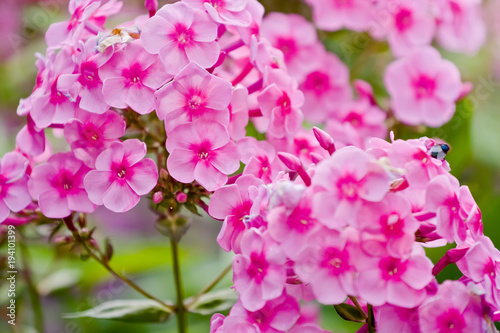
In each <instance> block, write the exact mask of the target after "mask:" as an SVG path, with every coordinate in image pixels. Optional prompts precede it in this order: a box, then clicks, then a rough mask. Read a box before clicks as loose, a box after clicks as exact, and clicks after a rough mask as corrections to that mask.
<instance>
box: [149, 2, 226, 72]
mask: <svg viewBox="0 0 500 333" xmlns="http://www.w3.org/2000/svg"><path fill="white" fill-rule="evenodd" d="M216 38H217V25H216V24H215V23H214V22H212V21H211V20H210V19H209V18H208V17H207V14H205V13H203V12H202V11H200V10H197V9H193V8H192V7H190V6H189V5H187V4H185V3H184V2H177V3H174V4H168V5H165V6H163V7H162V8H161V9H160V10H159V11H158V12H157V13H156V15H155V16H153V17H151V18H150V19H149V20H147V21H146V22H145V23H144V26H143V29H142V34H141V40H142V43H143V45H144V48H145V49H146V51H148V52H149V53H152V54H160V59H161V61H162V62H163V65H164V66H165V69H166V70H167V72H168V73H169V74H172V75H175V74H177V73H179V72H180V71H181V69H182V68H184V67H185V66H186V65H187V64H188V63H189V62H191V61H194V62H196V63H198V65H200V66H202V67H204V68H209V67H212V66H213V65H214V64H215V62H216V61H217V59H218V58H219V50H220V48H219V44H217V42H216V41H215V39H216Z"/></svg>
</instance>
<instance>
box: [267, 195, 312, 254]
mask: <svg viewBox="0 0 500 333" xmlns="http://www.w3.org/2000/svg"><path fill="white" fill-rule="evenodd" d="M292 191H293V190H292ZM287 194H288V193H287ZM312 197H313V191H312V190H307V191H305V193H304V195H303V197H302V198H301V199H300V201H299V202H298V203H297V204H296V205H293V204H292V205H290V204H289V205H276V206H274V207H273V208H271V209H270V210H269V212H268V213H267V216H266V219H267V221H268V225H267V228H268V230H269V234H270V235H271V237H272V238H273V239H274V240H275V241H277V242H278V243H280V247H281V249H282V250H283V252H284V253H285V254H286V255H287V257H288V258H290V259H294V258H295V257H296V256H297V253H299V251H300V250H301V247H302V246H303V244H307V242H306V238H307V237H308V236H309V235H310V234H311V233H313V232H314V231H315V230H317V229H319V228H320V224H319V223H318V221H317V220H316V217H315V216H314V214H313V213H312Z"/></svg>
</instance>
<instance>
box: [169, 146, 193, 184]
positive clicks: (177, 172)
mask: <svg viewBox="0 0 500 333" xmlns="http://www.w3.org/2000/svg"><path fill="white" fill-rule="evenodd" d="M195 158H197V156H196V154H194V153H193V152H192V151H191V150H184V149H174V150H173V151H171V152H170V155H169V156H168V159H167V170H168V172H169V173H170V175H171V176H172V177H173V178H174V179H175V180H177V181H179V182H181V183H186V184H187V183H191V182H192V181H193V180H194V179H195V176H194V171H195V167H196V162H193V160H194V159H195Z"/></svg>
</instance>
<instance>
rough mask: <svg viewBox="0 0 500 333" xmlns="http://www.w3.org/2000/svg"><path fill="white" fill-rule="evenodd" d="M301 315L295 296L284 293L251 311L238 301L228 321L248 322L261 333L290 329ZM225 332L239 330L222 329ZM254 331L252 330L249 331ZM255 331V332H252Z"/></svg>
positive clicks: (279, 332) (276, 332)
mask: <svg viewBox="0 0 500 333" xmlns="http://www.w3.org/2000/svg"><path fill="white" fill-rule="evenodd" d="M299 316H300V305H299V303H298V301H297V300H295V299H294V298H293V297H291V296H289V295H287V294H285V293H283V295H281V296H280V297H278V298H276V299H273V300H271V301H268V302H267V303H266V304H265V305H264V307H263V308H261V309H260V310H258V311H255V312H251V311H248V310H246V309H245V308H244V307H243V305H242V304H241V301H238V302H237V303H236V304H235V305H234V306H233V308H232V309H231V311H230V312H229V316H227V317H226V320H225V323H226V321H227V322H228V323H229V322H234V323H238V322H239V323H248V324H249V325H251V326H253V327H257V330H256V331H255V332H259V333H281V332H286V331H288V330H289V329H290V328H291V327H292V326H293V325H294V324H295V322H296V321H297V319H298V318H299ZM222 332H224V333H230V332H237V331H229V330H228V331H224V330H223V331H222ZM248 332H252V331H248ZM252 333H253V332H252Z"/></svg>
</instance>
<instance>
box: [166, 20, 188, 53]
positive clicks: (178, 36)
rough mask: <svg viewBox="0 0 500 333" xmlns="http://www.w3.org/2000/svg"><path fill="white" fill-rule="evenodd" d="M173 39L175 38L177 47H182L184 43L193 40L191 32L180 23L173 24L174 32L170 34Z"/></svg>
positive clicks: (186, 43)
mask: <svg viewBox="0 0 500 333" xmlns="http://www.w3.org/2000/svg"><path fill="white" fill-rule="evenodd" d="M171 37H172V38H173V39H174V40H177V43H178V46H179V48H181V49H183V48H184V47H185V46H186V45H188V44H191V42H192V41H193V32H192V31H191V29H189V28H188V27H186V26H185V25H184V24H182V23H177V24H176V25H175V32H174V33H173V34H172V35H171Z"/></svg>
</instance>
